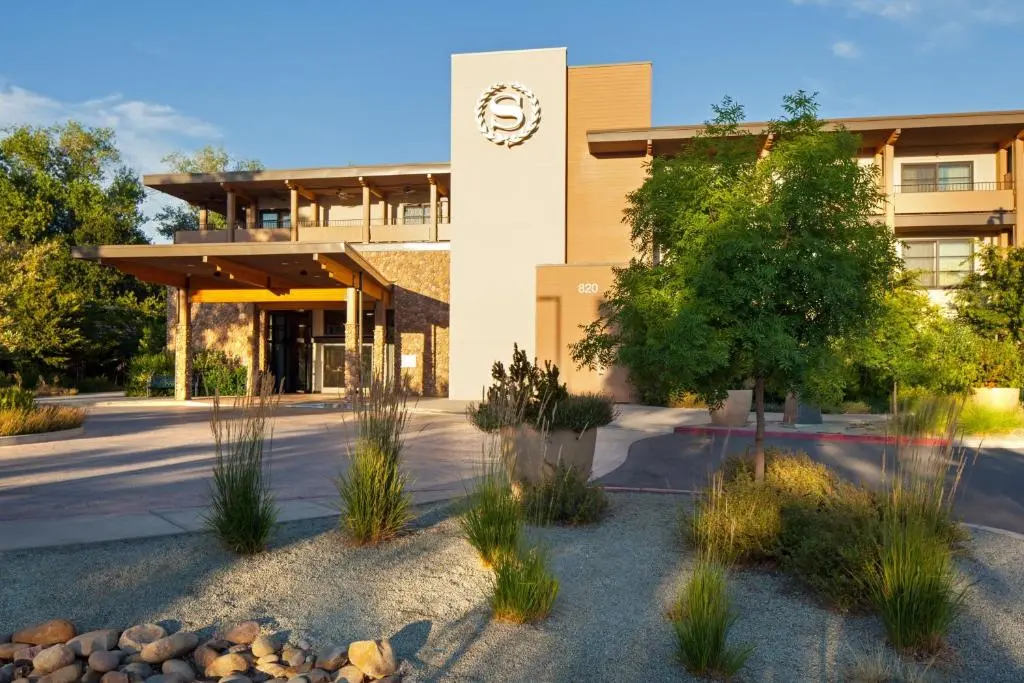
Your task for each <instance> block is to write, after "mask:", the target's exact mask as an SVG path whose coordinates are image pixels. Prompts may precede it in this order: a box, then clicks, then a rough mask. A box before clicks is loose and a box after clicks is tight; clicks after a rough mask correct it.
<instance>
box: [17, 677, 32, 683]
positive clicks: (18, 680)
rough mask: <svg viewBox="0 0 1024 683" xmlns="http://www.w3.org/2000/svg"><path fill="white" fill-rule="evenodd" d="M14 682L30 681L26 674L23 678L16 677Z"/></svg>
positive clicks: (25, 682) (23, 682)
mask: <svg viewBox="0 0 1024 683" xmlns="http://www.w3.org/2000/svg"><path fill="white" fill-rule="evenodd" d="M14 683H30V681H29V680H28V679H27V678H25V677H24V676H22V677H21V678H15V679H14Z"/></svg>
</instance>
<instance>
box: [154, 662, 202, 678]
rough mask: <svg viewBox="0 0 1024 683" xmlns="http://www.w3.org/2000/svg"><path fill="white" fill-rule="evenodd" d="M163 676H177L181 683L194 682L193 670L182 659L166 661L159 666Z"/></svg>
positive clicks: (194, 674)
mask: <svg viewBox="0 0 1024 683" xmlns="http://www.w3.org/2000/svg"><path fill="white" fill-rule="evenodd" d="M160 670H161V671H162V672H163V673H165V674H177V675H178V676H180V677H181V680H182V683H192V681H194V680H196V672H195V669H193V668H192V665H191V664H189V663H188V662H186V661H185V660H184V659H168V660H167V661H166V662H164V663H163V664H162V665H161V666H160Z"/></svg>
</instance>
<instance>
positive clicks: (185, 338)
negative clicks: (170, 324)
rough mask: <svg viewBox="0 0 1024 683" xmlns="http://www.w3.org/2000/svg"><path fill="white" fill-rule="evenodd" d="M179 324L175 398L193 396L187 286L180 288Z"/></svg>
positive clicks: (175, 339) (175, 357) (180, 398)
mask: <svg viewBox="0 0 1024 683" xmlns="http://www.w3.org/2000/svg"><path fill="white" fill-rule="evenodd" d="M176 292H177V303H178V306H177V308H178V324H177V325H176V326H175V331H174V398H175V400H178V401H188V400H189V399H191V398H192V301H191V297H190V296H189V291H188V288H187V287H184V288H178V289H177V290H176Z"/></svg>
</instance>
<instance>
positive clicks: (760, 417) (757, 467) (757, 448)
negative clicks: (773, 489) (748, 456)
mask: <svg viewBox="0 0 1024 683" xmlns="http://www.w3.org/2000/svg"><path fill="white" fill-rule="evenodd" d="M754 411H755V413H756V415H757V429H756V430H754V479H755V480H756V481H764V377H762V376H758V377H757V378H756V379H755V380H754Z"/></svg>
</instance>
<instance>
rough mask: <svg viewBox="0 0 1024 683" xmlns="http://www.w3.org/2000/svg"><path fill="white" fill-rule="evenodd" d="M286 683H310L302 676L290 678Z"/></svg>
mask: <svg viewBox="0 0 1024 683" xmlns="http://www.w3.org/2000/svg"><path fill="white" fill-rule="evenodd" d="M288 683H310V681H309V679H308V678H306V677H305V676H303V675H301V674H300V675H298V676H292V677H291V678H289V679H288Z"/></svg>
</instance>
